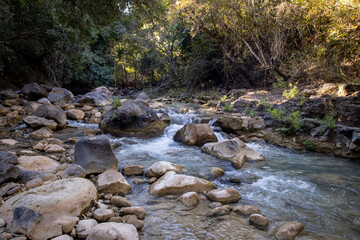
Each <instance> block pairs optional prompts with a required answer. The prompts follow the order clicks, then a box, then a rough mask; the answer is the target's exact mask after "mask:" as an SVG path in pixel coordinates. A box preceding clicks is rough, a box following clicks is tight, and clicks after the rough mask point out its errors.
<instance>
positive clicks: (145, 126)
mask: <svg viewBox="0 0 360 240" xmlns="http://www.w3.org/2000/svg"><path fill="white" fill-rule="evenodd" d="M165 127H166V125H165V123H164V122H163V121H161V120H160V119H159V118H158V116H157V115H156V113H155V112H154V110H153V109H151V108H150V107H149V105H148V104H147V103H146V102H144V101H137V100H135V101H133V100H128V101H125V102H124V103H123V104H122V106H121V107H118V108H116V109H111V110H109V111H107V112H105V113H104V114H103V115H102V116H101V119H100V128H101V130H103V131H104V132H105V133H109V134H111V135H113V136H117V137H123V136H128V137H135V136H136V137H155V136H159V135H160V134H162V133H163V131H164V129H165Z"/></svg>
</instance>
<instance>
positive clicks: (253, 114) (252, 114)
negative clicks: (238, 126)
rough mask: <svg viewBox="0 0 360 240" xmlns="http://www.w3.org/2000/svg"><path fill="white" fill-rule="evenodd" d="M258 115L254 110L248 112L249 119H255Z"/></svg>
mask: <svg viewBox="0 0 360 240" xmlns="http://www.w3.org/2000/svg"><path fill="white" fill-rule="evenodd" d="M257 116H259V113H258V112H256V111H255V109H251V110H250V112H249V117H257Z"/></svg>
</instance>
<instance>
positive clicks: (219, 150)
mask: <svg viewBox="0 0 360 240" xmlns="http://www.w3.org/2000/svg"><path fill="white" fill-rule="evenodd" d="M201 151H202V152H204V153H207V154H210V155H212V156H214V157H217V158H220V159H223V160H227V161H230V162H231V163H232V165H233V166H234V167H235V168H236V169H239V168H241V167H242V165H243V164H244V162H245V161H246V160H249V161H264V160H265V158H264V156H263V155H261V154H260V153H259V152H257V151H255V150H253V149H251V148H249V147H248V146H246V145H245V144H244V142H242V141H241V140H240V139H238V138H233V139H230V140H224V141H222V142H218V143H206V144H205V145H204V146H203V147H202V148H201Z"/></svg>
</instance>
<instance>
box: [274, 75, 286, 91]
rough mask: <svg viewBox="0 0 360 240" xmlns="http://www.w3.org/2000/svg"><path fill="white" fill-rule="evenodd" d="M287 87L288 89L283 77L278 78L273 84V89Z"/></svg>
mask: <svg viewBox="0 0 360 240" xmlns="http://www.w3.org/2000/svg"><path fill="white" fill-rule="evenodd" d="M286 87H287V84H286V82H285V80H284V78H283V77H278V78H277V79H276V82H275V83H273V88H280V89H285V88H286Z"/></svg>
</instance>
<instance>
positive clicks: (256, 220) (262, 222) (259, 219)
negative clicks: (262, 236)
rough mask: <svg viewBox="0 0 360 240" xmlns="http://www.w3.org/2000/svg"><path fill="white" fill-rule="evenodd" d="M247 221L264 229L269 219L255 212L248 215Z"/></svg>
mask: <svg viewBox="0 0 360 240" xmlns="http://www.w3.org/2000/svg"><path fill="white" fill-rule="evenodd" d="M249 222H250V224H252V225H254V226H255V227H256V228H258V229H261V230H264V229H266V228H267V227H268V226H269V220H268V219H267V218H266V217H264V216H263V215H261V214H257V213H255V214H252V215H250V218H249Z"/></svg>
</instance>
